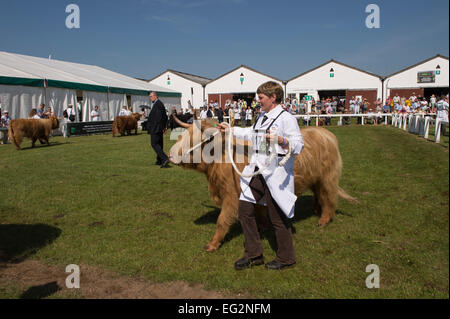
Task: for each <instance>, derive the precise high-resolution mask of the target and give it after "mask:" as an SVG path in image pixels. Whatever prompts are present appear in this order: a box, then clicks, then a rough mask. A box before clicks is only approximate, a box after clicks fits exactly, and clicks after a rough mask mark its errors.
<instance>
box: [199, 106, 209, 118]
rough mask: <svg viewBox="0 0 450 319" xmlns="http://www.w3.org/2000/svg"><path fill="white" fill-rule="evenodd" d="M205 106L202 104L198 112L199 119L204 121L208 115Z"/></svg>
mask: <svg viewBox="0 0 450 319" xmlns="http://www.w3.org/2000/svg"><path fill="white" fill-rule="evenodd" d="M207 108H208V107H207V106H204V107H203V108H202V110H201V112H200V120H201V121H204V120H206V118H207V117H208V111H207Z"/></svg>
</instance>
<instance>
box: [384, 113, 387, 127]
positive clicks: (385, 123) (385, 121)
mask: <svg viewBox="0 0 450 319" xmlns="http://www.w3.org/2000/svg"><path fill="white" fill-rule="evenodd" d="M384 125H387V115H385V116H384Z"/></svg>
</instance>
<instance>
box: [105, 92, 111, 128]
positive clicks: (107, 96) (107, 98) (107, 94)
mask: <svg viewBox="0 0 450 319" xmlns="http://www.w3.org/2000/svg"><path fill="white" fill-rule="evenodd" d="M106 100H107V101H108V121H110V119H111V117H110V114H109V86H108V91H107V92H106Z"/></svg>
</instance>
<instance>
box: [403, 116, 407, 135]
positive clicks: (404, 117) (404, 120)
mask: <svg viewBox="0 0 450 319" xmlns="http://www.w3.org/2000/svg"><path fill="white" fill-rule="evenodd" d="M406 116H407V115H406V114H404V115H403V130H404V131H406Z"/></svg>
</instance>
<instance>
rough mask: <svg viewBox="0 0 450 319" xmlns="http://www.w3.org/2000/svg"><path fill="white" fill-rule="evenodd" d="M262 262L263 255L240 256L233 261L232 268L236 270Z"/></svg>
mask: <svg viewBox="0 0 450 319" xmlns="http://www.w3.org/2000/svg"><path fill="white" fill-rule="evenodd" d="M262 264H264V256H263V255H261V256H258V257H255V258H246V257H244V258H241V259H239V260H238V261H236V262H235V263H234V269H236V270H242V269H246V268H250V267H252V266H259V265H262Z"/></svg>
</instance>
